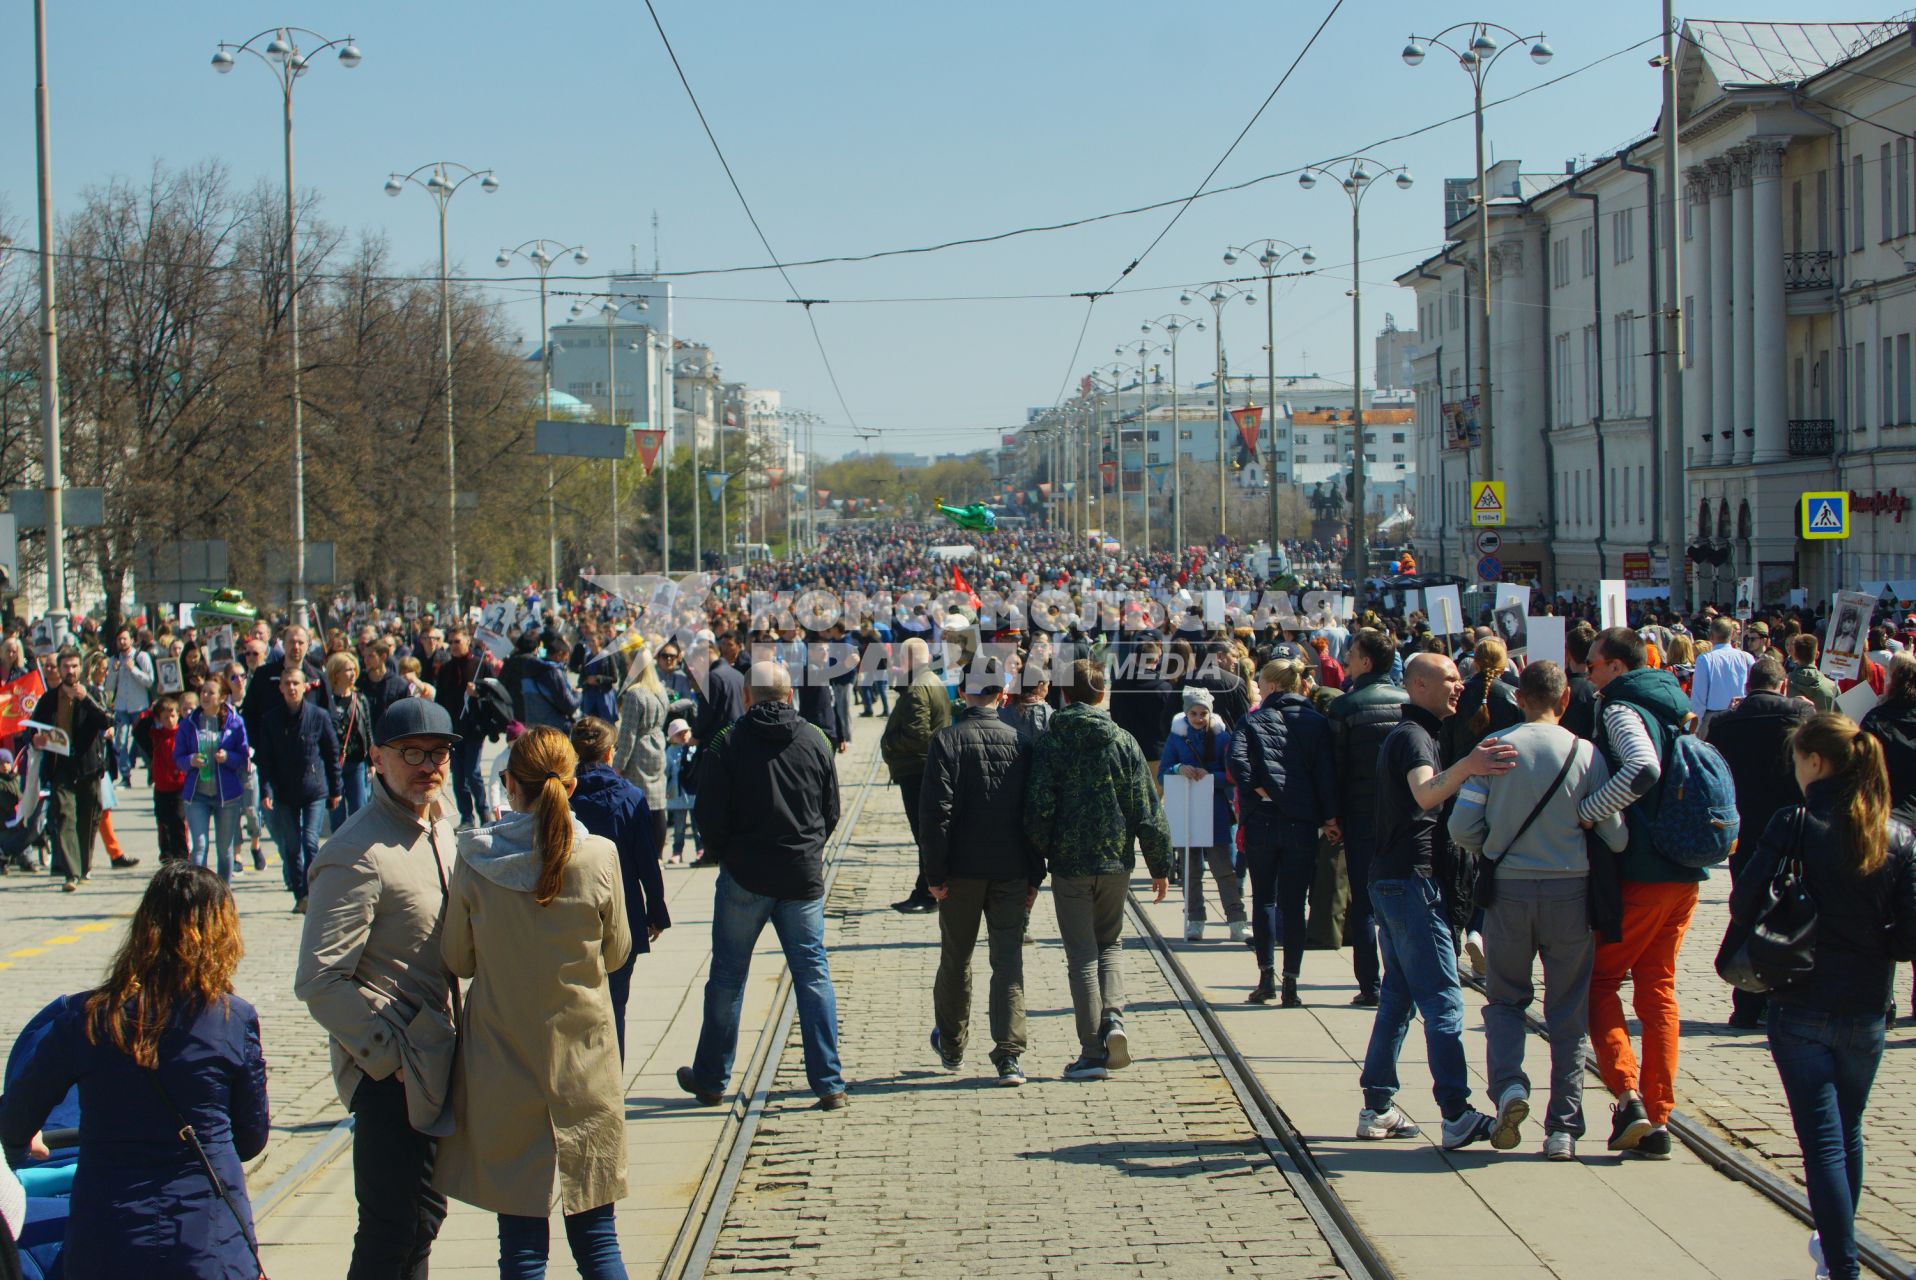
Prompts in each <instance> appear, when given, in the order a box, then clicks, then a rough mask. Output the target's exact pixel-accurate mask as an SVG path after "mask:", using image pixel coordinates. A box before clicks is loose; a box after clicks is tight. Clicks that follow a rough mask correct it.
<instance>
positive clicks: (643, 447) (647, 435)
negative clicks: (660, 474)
mask: <svg viewBox="0 0 1916 1280" xmlns="http://www.w3.org/2000/svg"><path fill="white" fill-rule="evenodd" d="M632 435H633V437H634V439H636V440H637V441H638V444H639V462H640V463H641V464H642V465H643V466H644V467H645V474H646V475H648V476H649V475H651V474H652V468H653V466H654V465H656V464H657V463H658V460H659V448H660V446H662V445H663V444H664V443H665V432H663V431H659V430H654V429H652V428H649V427H648V428H646V429H644V430H641V431H634V432H633V433H632Z"/></svg>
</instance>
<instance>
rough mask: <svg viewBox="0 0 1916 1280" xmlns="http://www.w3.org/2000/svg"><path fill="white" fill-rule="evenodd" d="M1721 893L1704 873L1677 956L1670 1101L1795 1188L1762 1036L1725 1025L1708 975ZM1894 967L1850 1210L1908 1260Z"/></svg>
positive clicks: (1911, 1141)
mask: <svg viewBox="0 0 1916 1280" xmlns="http://www.w3.org/2000/svg"><path fill="white" fill-rule="evenodd" d="M1729 894H1730V878H1729V876H1727V875H1725V874H1722V873H1720V872H1719V873H1716V874H1713V875H1711V877H1710V880H1709V882H1708V883H1707V884H1705V885H1704V886H1703V896H1702V899H1701V901H1700V902H1699V904H1698V906H1697V912H1696V918H1695V920H1694V922H1693V923H1692V924H1691V926H1690V934H1689V936H1688V937H1687V938H1685V939H1684V943H1683V951H1682V954H1681V956H1680V957H1679V965H1680V968H1679V971H1678V974H1677V998H1678V1000H1679V1001H1681V1003H1682V1007H1683V1049H1682V1058H1681V1061H1680V1068H1679V1074H1680V1076H1681V1079H1680V1081H1679V1084H1678V1088H1677V1106H1678V1108H1679V1109H1681V1110H1682V1111H1684V1112H1685V1113H1687V1114H1688V1115H1689V1116H1690V1117H1691V1118H1692V1119H1695V1120H1700V1121H1704V1122H1706V1123H1708V1124H1709V1125H1711V1126H1712V1127H1714V1128H1715V1129H1716V1130H1717V1131H1718V1132H1720V1133H1722V1134H1725V1135H1727V1136H1728V1137H1729V1138H1730V1139H1731V1140H1732V1141H1734V1142H1735V1143H1736V1144H1737V1145H1739V1146H1741V1147H1743V1148H1745V1149H1746V1150H1747V1151H1748V1152H1750V1153H1753V1154H1755V1155H1759V1156H1761V1157H1762V1158H1763V1159H1764V1161H1765V1162H1766V1163H1767V1164H1768V1165H1769V1166H1770V1168H1771V1170H1772V1171H1773V1172H1775V1173H1777V1174H1779V1175H1781V1176H1783V1177H1786V1178H1788V1179H1790V1180H1791V1181H1792V1182H1794V1183H1795V1184H1796V1185H1797V1186H1799V1187H1800V1186H1802V1184H1803V1159H1802V1149H1801V1148H1800V1147H1799V1146H1798V1145H1797V1142H1796V1131H1795V1129H1793V1128H1792V1127H1791V1125H1790V1109H1789V1104H1788V1103H1787V1102H1786V1101H1785V1100H1784V1098H1783V1086H1782V1084H1781V1082H1780V1081H1779V1080H1778V1079H1777V1075H1776V1064H1775V1063H1774V1062H1772V1061H1771V1060H1770V1048H1769V1039H1768V1037H1766V1036H1765V1035H1764V1034H1763V1033H1762V1032H1760V1031H1733V1030H1731V1029H1730V1028H1729V1025H1728V1019H1729V1016H1730V988H1729V987H1728V986H1726V985H1725V984H1724V982H1723V980H1722V979H1720V978H1718V977H1717V976H1716V951H1717V946H1718V944H1719V943H1720V942H1722V940H1723V931H1724V929H1725V927H1726V926H1727V925H1728V924H1729V908H1728V905H1727V904H1728V900H1729ZM1898 968H1899V972H1898V974H1897V990H1896V1008H1897V1009H1898V1010H1899V1011H1900V1012H1901V1014H1902V1017H1901V1019H1900V1020H1899V1022H1898V1025H1897V1027H1896V1029H1895V1030H1893V1031H1891V1032H1890V1034H1889V1043H1888V1048H1887V1049H1885V1051H1884V1053H1883V1064H1882V1067H1881V1068H1880V1069H1879V1070H1878V1071H1877V1073H1876V1087H1875V1089H1874V1091H1873V1092H1872V1093H1871V1094H1870V1101H1869V1111H1868V1113H1867V1115H1866V1116H1865V1118H1864V1126H1863V1128H1864V1142H1865V1144H1866V1148H1867V1152H1868V1155H1867V1166H1866V1168H1865V1170H1864V1173H1863V1200H1862V1204H1861V1205H1860V1206H1859V1208H1858V1210H1857V1215H1856V1216H1857V1226H1858V1228H1859V1229H1860V1230H1862V1231H1865V1232H1867V1233H1868V1234H1870V1235H1872V1236H1875V1237H1876V1239H1877V1240H1879V1241H1880V1242H1882V1243H1883V1244H1885V1245H1887V1246H1889V1247H1890V1248H1891V1249H1894V1250H1895V1251H1896V1252H1897V1253H1898V1254H1900V1255H1901V1256H1902V1257H1903V1258H1904V1259H1906V1260H1908V1261H1910V1262H1911V1263H1912V1264H1916V1026H1913V1025H1912V1022H1911V1019H1910V1018H1909V1012H1910V967H1909V966H1908V965H1901V966H1898Z"/></svg>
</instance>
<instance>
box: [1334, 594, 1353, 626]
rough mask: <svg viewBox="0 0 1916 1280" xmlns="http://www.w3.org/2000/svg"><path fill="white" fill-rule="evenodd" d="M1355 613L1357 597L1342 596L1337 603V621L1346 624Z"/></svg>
mask: <svg viewBox="0 0 1916 1280" xmlns="http://www.w3.org/2000/svg"><path fill="white" fill-rule="evenodd" d="M1356 612H1357V597H1356V596H1343V597H1341V598H1339V600H1338V601H1337V620H1338V621H1339V622H1348V621H1349V620H1350V619H1351V617H1352V616H1353V615H1354V614H1356Z"/></svg>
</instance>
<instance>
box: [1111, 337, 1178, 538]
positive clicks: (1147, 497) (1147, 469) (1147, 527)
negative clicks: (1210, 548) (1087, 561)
mask: <svg viewBox="0 0 1916 1280" xmlns="http://www.w3.org/2000/svg"><path fill="white" fill-rule="evenodd" d="M1144 329H1145V332H1146V333H1149V332H1150V330H1151V326H1150V325H1145V326H1144ZM1118 353H1119V354H1120V355H1129V354H1130V353H1131V347H1130V345H1129V344H1126V345H1125V346H1122V347H1119V348H1118ZM1166 353H1172V354H1173V355H1174V352H1173V348H1172V347H1171V346H1170V345H1169V344H1160V343H1154V342H1152V341H1151V339H1150V338H1148V337H1145V338H1139V339H1138V347H1137V355H1138V447H1139V448H1140V449H1141V450H1143V453H1144V457H1143V459H1142V462H1143V466H1144V473H1143V477H1142V478H1143V481H1144V503H1143V506H1144V554H1145V555H1147V556H1148V555H1150V554H1151V410H1150V403H1149V401H1148V400H1147V399H1146V398H1145V388H1146V387H1147V386H1149V385H1150V381H1149V375H1150V371H1151V370H1150V360H1151V357H1152V356H1154V355H1161V354H1166ZM1175 367H1176V366H1175V364H1174V365H1173V368H1175ZM1171 384H1172V385H1171V399H1172V401H1173V403H1175V402H1176V400H1177V394H1178V389H1177V378H1176V377H1175V376H1173V377H1172V379H1171ZM1172 434H1173V436H1175V435H1176V432H1175V430H1174V431H1173V433H1172ZM1118 439H1119V440H1120V441H1122V440H1123V439H1124V436H1123V434H1122V429H1120V434H1119V436H1118ZM1175 443H1176V442H1175V440H1173V444H1174V445H1175ZM1118 488H1119V491H1120V492H1122V490H1123V488H1124V460H1123V454H1122V453H1120V454H1119V459H1118Z"/></svg>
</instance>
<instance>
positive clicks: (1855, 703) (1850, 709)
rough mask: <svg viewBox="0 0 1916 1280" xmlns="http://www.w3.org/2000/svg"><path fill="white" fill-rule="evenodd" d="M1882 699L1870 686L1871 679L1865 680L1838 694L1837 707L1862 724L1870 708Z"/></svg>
mask: <svg viewBox="0 0 1916 1280" xmlns="http://www.w3.org/2000/svg"><path fill="white" fill-rule="evenodd" d="M1881 701H1882V698H1881V696H1880V695H1878V694H1877V692H1876V690H1874V689H1872V688H1870V687H1869V681H1867V680H1863V681H1860V682H1858V683H1857V684H1856V685H1855V686H1853V687H1852V688H1850V689H1848V690H1846V691H1845V692H1843V693H1839V694H1837V695H1836V709H1837V710H1838V711H1840V712H1842V713H1843V714H1844V715H1846V716H1848V717H1849V718H1850V719H1852V720H1854V721H1856V722H1858V723H1859V724H1860V723H1861V722H1862V719H1863V717H1864V716H1866V715H1868V714H1869V709H1870V708H1871V707H1873V706H1875V705H1876V704H1877V703H1878V702H1881Z"/></svg>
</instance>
